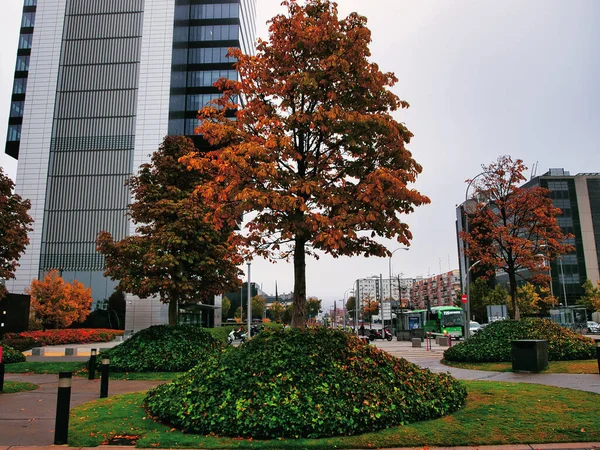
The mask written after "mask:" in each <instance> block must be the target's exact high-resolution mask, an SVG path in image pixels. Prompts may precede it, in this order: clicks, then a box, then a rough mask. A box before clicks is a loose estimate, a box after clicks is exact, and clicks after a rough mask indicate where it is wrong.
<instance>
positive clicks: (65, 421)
mask: <svg viewBox="0 0 600 450" xmlns="http://www.w3.org/2000/svg"><path fill="white" fill-rule="evenodd" d="M72 376H73V373H72V372H59V374H58V396H57V398H56V423H55V426H54V445H64V444H66V443H67V440H68V438H69V408H70V405H71V378H72Z"/></svg>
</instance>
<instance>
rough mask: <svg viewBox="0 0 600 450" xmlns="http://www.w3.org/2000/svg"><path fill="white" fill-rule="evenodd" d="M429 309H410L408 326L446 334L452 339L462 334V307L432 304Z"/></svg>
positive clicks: (463, 315) (463, 321)
mask: <svg viewBox="0 0 600 450" xmlns="http://www.w3.org/2000/svg"><path fill="white" fill-rule="evenodd" d="M430 311H431V312H429V311H428V310H427V309H417V310H413V311H410V312H409V313H408V314H407V315H408V321H409V324H410V326H409V328H423V329H424V331H425V333H428V332H431V333H440V334H447V335H448V336H451V337H453V338H454V339H459V338H461V337H462V336H463V326H464V324H465V312H464V310H463V309H462V308H459V307H457V306H434V307H432V308H431V310H430ZM411 319H412V320H411ZM411 322H412V323H411Z"/></svg>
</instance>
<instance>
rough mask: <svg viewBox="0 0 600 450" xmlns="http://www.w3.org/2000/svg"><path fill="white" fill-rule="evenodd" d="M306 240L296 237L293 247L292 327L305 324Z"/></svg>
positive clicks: (302, 326)
mask: <svg viewBox="0 0 600 450" xmlns="http://www.w3.org/2000/svg"><path fill="white" fill-rule="evenodd" d="M305 244H306V241H304V240H303V239H300V238H296V246H295V248H294V307H293V309H292V327H294V328H304V326H305V325H306V250H305V248H304V245H305Z"/></svg>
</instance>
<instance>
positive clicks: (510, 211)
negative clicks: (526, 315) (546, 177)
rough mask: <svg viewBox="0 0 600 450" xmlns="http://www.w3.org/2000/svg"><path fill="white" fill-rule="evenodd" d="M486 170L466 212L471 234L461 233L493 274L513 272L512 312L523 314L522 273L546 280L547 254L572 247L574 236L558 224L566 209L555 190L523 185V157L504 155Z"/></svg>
mask: <svg viewBox="0 0 600 450" xmlns="http://www.w3.org/2000/svg"><path fill="white" fill-rule="evenodd" d="M483 169H484V172H483V174H484V175H483V176H482V177H481V178H480V181H479V183H478V184H477V185H476V188H475V198H476V199H478V201H477V204H476V205H475V207H474V208H473V211H467V213H468V219H467V220H468V221H469V233H465V232H462V233H460V236H461V239H463V240H464V241H465V242H466V244H467V245H466V249H465V253H466V254H467V256H468V257H469V258H470V259H471V260H472V261H475V260H478V261H480V263H481V264H480V265H481V266H482V267H486V268H488V275H493V273H494V272H495V271H496V270H501V271H503V272H505V273H506V274H507V275H508V281H509V293H510V297H511V311H512V314H513V317H514V318H515V319H519V318H520V312H519V307H518V295H517V278H518V277H520V276H522V275H521V274H522V273H524V272H525V271H529V273H531V274H533V276H532V278H531V281H532V282H533V283H536V284H537V283H544V284H547V283H548V281H549V277H548V275H547V273H548V266H547V265H546V262H547V261H548V259H549V260H553V259H555V258H557V257H558V256H559V255H561V254H565V253H568V252H570V251H572V250H573V247H572V246H570V245H565V244H564V242H565V239H566V238H568V237H570V236H568V235H565V234H564V233H563V232H562V230H561V228H560V227H559V226H558V223H557V220H556V216H557V215H559V214H560V213H561V210H560V209H559V208H556V207H554V206H553V204H552V200H551V199H550V197H549V192H550V191H548V190H547V189H544V188H542V187H540V186H536V187H529V188H523V187H519V186H518V184H519V183H521V182H523V181H525V177H524V176H523V172H524V171H525V170H526V169H527V168H526V167H525V165H524V164H523V161H521V160H520V159H518V160H516V161H513V160H512V159H511V157H510V156H501V157H499V158H498V160H497V161H496V162H494V163H492V164H490V165H488V166H483ZM467 181H468V182H469V183H472V182H473V180H467Z"/></svg>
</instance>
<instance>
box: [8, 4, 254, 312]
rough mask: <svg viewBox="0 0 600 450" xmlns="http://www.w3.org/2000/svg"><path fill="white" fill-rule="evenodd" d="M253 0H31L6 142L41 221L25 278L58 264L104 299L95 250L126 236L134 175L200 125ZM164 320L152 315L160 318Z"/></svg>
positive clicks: (248, 31) (227, 73)
mask: <svg viewBox="0 0 600 450" xmlns="http://www.w3.org/2000/svg"><path fill="white" fill-rule="evenodd" d="M255 9H256V0H221V1H218V0H214V1H209V0H118V1H116V0H94V1H89V0H24V7H23V17H22V23H21V31H20V39H19V47H18V52H17V64H16V68H15V82H14V87H13V96H12V102H11V113H10V118H9V128H8V135H7V142H6V150H5V151H6V153H7V154H9V155H11V156H13V157H14V158H18V160H19V163H18V166H17V179H16V191H17V192H18V193H19V194H20V195H21V196H22V197H23V198H27V199H29V200H31V203H32V208H31V211H30V214H31V215H32V217H33V219H34V221H35V223H34V231H33V232H32V233H31V234H30V241H31V242H30V245H29V246H28V247H27V250H26V253H25V255H24V256H23V257H22V258H21V260H20V265H21V266H20V267H19V269H18V270H17V273H16V279H15V280H11V281H9V282H8V283H7V288H8V289H9V291H10V292H13V293H23V291H24V289H25V288H26V287H28V286H29V284H30V283H31V280H32V279H34V278H38V277H40V276H41V275H43V274H44V273H45V272H46V271H48V270H51V269H58V270H59V271H60V272H61V273H62V277H63V278H64V279H65V280H67V281H70V280H74V279H77V280H78V281H80V282H82V283H84V284H85V285H87V286H89V287H91V288H92V295H93V297H94V301H101V300H103V299H107V298H108V297H109V296H110V294H111V293H112V292H113V291H114V285H115V283H114V282H112V281H111V280H108V279H106V278H105V277H104V276H103V266H104V261H103V258H102V257H101V255H99V254H98V253H97V252H96V249H95V247H96V246H95V240H96V235H97V233H98V232H99V231H101V230H106V231H109V232H110V233H112V235H113V236H114V237H115V239H122V238H123V237H125V236H127V235H128V234H131V233H132V232H133V231H134V230H133V227H132V225H131V224H130V222H129V221H128V218H127V215H126V213H127V205H128V204H129V201H130V194H129V190H128V188H127V187H126V186H125V182H126V181H127V179H128V178H129V176H130V175H131V174H132V173H135V172H137V170H138V167H139V166H140V164H142V163H144V162H146V161H148V159H149V155H150V154H151V153H153V152H154V151H155V150H156V149H157V148H158V145H159V144H160V142H161V141H162V139H163V137H164V136H165V135H167V134H187V135H191V134H193V130H194V127H195V125H196V113H197V111H198V109H199V108H201V107H202V105H203V104H205V103H206V102H207V101H209V100H210V99H212V98H214V96H215V95H217V90H216V89H215V88H214V87H213V86H212V83H214V81H216V79H218V78H220V77H229V78H236V77H237V74H236V72H235V70H234V68H233V62H234V61H232V60H231V59H230V58H227V57H226V53H227V48H229V47H241V48H242V49H243V50H244V51H245V52H251V51H252V49H253V47H254V34H255V15H256V11H255ZM157 321H160V320H159V319H155V318H153V319H151V322H153V323H154V322H157Z"/></svg>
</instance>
